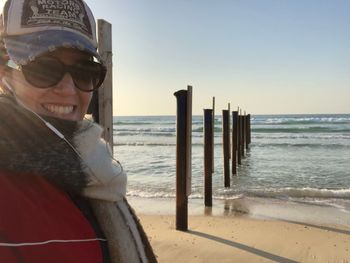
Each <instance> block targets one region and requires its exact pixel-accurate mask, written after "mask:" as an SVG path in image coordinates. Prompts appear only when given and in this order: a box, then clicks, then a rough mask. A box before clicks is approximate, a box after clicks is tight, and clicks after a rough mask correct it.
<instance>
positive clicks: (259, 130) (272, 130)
mask: <svg viewBox="0 0 350 263" xmlns="http://www.w3.org/2000/svg"><path fill="white" fill-rule="evenodd" d="M252 132H255V133H349V132H350V129H334V128H331V127H321V126H320V127H295V128H280V127H278V128H256V127H252Z"/></svg>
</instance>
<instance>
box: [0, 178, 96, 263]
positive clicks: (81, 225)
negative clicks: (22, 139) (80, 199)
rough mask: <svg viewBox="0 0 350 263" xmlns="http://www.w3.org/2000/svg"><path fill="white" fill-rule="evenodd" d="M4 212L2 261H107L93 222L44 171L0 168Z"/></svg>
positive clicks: (0, 242) (0, 223) (0, 235)
mask: <svg viewBox="0 0 350 263" xmlns="http://www.w3.org/2000/svg"><path fill="white" fill-rule="evenodd" d="M0 211H1V212H0V261H1V262H6V263H12V262H16V263H17V262H25V263H31V262H35V263H40V262H50V263H54V262H60V263H61V262H65V263H70V262H91V263H92V262H93V263H102V262H103V259H102V252H101V246H100V240H98V238H97V237H96V234H95V231H94V230H93V228H92V227H91V224H90V223H89V222H88V221H87V219H86V218H85V217H84V216H83V215H82V213H81V211H80V210H79V209H78V208H77V207H76V206H75V205H74V203H73V202H72V201H71V200H70V198H69V197H68V196H67V194H66V193H64V192H63V191H61V190H59V189H58V188H57V187H55V186H53V185H52V184H50V183H49V182H48V181H47V180H46V179H45V178H43V177H41V176H35V175H28V174H13V173H9V172H4V171H0Z"/></svg>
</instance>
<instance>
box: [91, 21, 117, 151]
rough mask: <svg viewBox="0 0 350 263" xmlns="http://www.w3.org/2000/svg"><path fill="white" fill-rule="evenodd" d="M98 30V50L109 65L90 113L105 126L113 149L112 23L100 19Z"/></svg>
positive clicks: (95, 95)
mask: <svg viewBox="0 0 350 263" xmlns="http://www.w3.org/2000/svg"><path fill="white" fill-rule="evenodd" d="M97 30H98V32H97V34H98V51H99V54H100V56H101V58H102V60H103V62H104V64H105V66H106V67H107V75H106V78H105V80H104V82H103V84H102V86H101V87H100V88H99V89H98V90H97V91H95V92H94V93H93V97H92V99H91V103H90V106H89V110H88V113H89V114H92V116H93V118H94V120H95V121H96V122H97V123H99V124H100V125H101V126H102V127H104V132H103V134H102V137H103V138H104V139H105V140H106V141H107V142H108V143H109V145H110V146H111V149H112V151H113V94H112V91H113V81H112V77H113V74H112V73H113V69H112V67H113V65H112V25H111V24H110V23H108V22H107V21H105V20H103V19H98V20H97Z"/></svg>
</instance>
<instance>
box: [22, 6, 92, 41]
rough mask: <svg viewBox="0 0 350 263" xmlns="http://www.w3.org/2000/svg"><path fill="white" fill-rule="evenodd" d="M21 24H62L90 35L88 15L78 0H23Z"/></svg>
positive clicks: (34, 25)
mask: <svg viewBox="0 0 350 263" xmlns="http://www.w3.org/2000/svg"><path fill="white" fill-rule="evenodd" d="M21 26H22V27H24V28H25V27H36V26H38V27H42V26H63V27H66V28H72V29H74V30H78V31H80V32H81V33H83V34H86V35H89V36H90V37H91V36H92V29H91V25H90V22H89V17H88V15H87V13H86V10H85V8H84V4H83V2H82V1H80V0H24V3H23V13H22V19H21Z"/></svg>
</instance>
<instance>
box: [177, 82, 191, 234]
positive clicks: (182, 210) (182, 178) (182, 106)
mask: <svg viewBox="0 0 350 263" xmlns="http://www.w3.org/2000/svg"><path fill="white" fill-rule="evenodd" d="M174 95H175V97H176V99H177V119H176V229H177V230H181V231H187V230H188V196H189V195H190V192H191V145H192V142H191V141H192V137H191V133H192V87H191V86H188V87H187V90H179V91H177V92H175V93H174Z"/></svg>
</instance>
